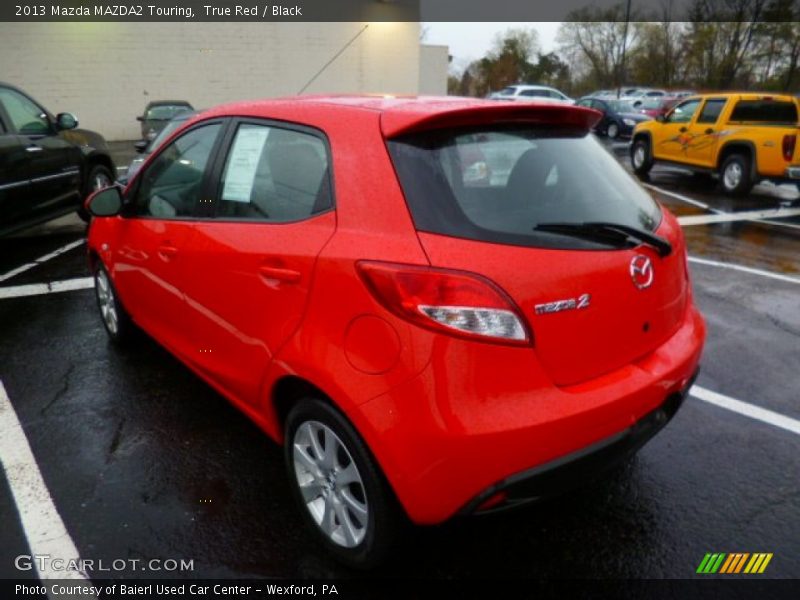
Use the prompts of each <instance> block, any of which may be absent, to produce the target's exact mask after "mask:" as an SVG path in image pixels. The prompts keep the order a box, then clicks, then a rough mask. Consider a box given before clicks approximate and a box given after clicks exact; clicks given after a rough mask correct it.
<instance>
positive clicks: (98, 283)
mask: <svg viewBox="0 0 800 600" xmlns="http://www.w3.org/2000/svg"><path fill="white" fill-rule="evenodd" d="M94 291H95V296H96V298H97V308H99V309H100V317H101V319H102V320H103V326H104V327H105V329H106V332H107V333H108V337H109V338H111V341H112V342H114V343H115V344H124V343H126V342H128V341H129V339H130V338H131V336H132V334H133V329H134V325H133V321H131V318H130V316H129V315H128V313H127V311H126V310H125V308H124V307H123V306H122V304H121V303H120V301H119V298H118V297H117V291H116V290H115V289H114V284H113V283H111V278H110V277H109V276H108V271H106V269H105V267H104V266H103V265H98V267H97V270H96V271H95V273H94Z"/></svg>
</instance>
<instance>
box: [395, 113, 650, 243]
mask: <svg viewBox="0 0 800 600" xmlns="http://www.w3.org/2000/svg"><path fill="white" fill-rule="evenodd" d="M389 149H390V152H391V155H392V159H393V160H394V163H395V166H396V169H397V172H398V175H399V178H400V183H401V185H402V187H403V191H404V193H405V196H406V200H407V201H408V204H409V207H410V210H411V213H412V216H413V218H414V222H415V224H416V226H417V229H419V230H421V231H428V232H432V233H441V234H445V235H452V236H455V237H462V238H468V239H475V240H481V241H490V242H497V243H507V244H513V245H524V246H543V247H557V248H564V247H578V248H591V247H596V243H593V242H591V241H587V240H581V239H577V238H570V237H565V236H560V235H557V234H555V233H553V232H544V231H534V228H535V227H536V226H537V225H541V224H545V223H584V222H592V221H603V222H613V223H619V224H623V225H627V226H630V227H636V228H638V229H645V230H647V231H653V230H654V229H655V228H656V227H657V226H658V224H659V223H660V220H661V211H660V209H659V207H658V205H657V204H656V203H655V202H654V201H653V199H652V198H651V197H650V196H649V195H648V194H647V193H646V192H645V191H644V190H643V189H642V188H641V187H640V186H639V185H638V184H637V183H636V182H635V181H634V180H633V179H632V178H631V177H630V176H629V175H628V174H627V173H626V172H625V170H624V169H623V168H622V167H621V166H620V165H619V163H618V162H617V161H616V159H614V158H613V157H612V156H611V155H610V154H609V153H608V152H607V151H606V150H605V149H604V148H603V147H602V146H601V144H600V143H599V142H598V141H597V140H596V139H595V138H594V137H593V136H590V135H587V134H586V132H585V131H565V130H562V129H559V130H552V129H543V128H536V127H527V126H513V127H493V128H489V129H480V130H469V131H463V130H462V131H456V132H453V131H451V130H447V131H435V132H423V133H418V134H414V135H410V136H407V137H404V138H401V139H396V140H391V141H390V142H389ZM593 244H594V245H593Z"/></svg>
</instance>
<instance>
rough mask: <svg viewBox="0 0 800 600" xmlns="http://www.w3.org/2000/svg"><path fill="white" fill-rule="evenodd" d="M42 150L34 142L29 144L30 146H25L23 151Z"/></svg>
mask: <svg viewBox="0 0 800 600" xmlns="http://www.w3.org/2000/svg"><path fill="white" fill-rule="evenodd" d="M42 150H44V148H42V147H41V146H37V145H36V144H31V145H30V146H25V152H41V151H42Z"/></svg>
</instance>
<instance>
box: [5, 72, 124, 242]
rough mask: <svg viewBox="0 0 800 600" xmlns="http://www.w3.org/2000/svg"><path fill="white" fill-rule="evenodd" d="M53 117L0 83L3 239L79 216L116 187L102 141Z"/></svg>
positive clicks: (63, 116) (66, 118)
mask: <svg viewBox="0 0 800 600" xmlns="http://www.w3.org/2000/svg"><path fill="white" fill-rule="evenodd" d="M77 126H78V120H77V119H76V118H75V117H74V116H73V115H71V114H70V113H60V114H58V115H57V116H53V115H52V114H51V113H50V112H48V111H47V110H45V109H44V108H42V106H41V105H40V104H39V103H38V102H36V101H35V100H33V98H31V97H30V96H28V95H27V94H25V93H24V92H22V91H21V90H19V89H17V88H15V87H13V86H10V85H7V84H4V83H0V235H3V234H7V233H11V232H12V231H16V230H18V229H24V228H26V227H29V226H31V225H36V224H37V223H41V222H43V221H47V220H49V219H52V218H55V217H58V216H61V215H64V214H66V213H69V212H71V211H74V210H77V211H78V212H79V214H81V216H84V217H85V213H84V212H83V207H82V202H83V199H84V198H85V197H86V195H87V194H88V193H89V192H91V191H93V190H95V189H99V188H102V187H106V186H108V185H111V184H112V183H113V181H114V178H115V177H114V174H115V173H116V170H115V168H114V162H113V161H112V160H111V155H110V154H109V152H108V146H107V145H106V141H105V140H104V139H103V137H102V136H101V135H99V134H97V133H94V132H93V131H87V130H85V129H76V127H77Z"/></svg>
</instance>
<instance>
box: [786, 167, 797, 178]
mask: <svg viewBox="0 0 800 600" xmlns="http://www.w3.org/2000/svg"><path fill="white" fill-rule="evenodd" d="M785 175H786V179H800V166H796V167H788V168H787V169H786V171H785Z"/></svg>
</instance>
